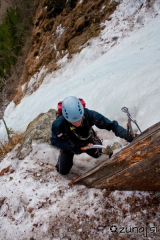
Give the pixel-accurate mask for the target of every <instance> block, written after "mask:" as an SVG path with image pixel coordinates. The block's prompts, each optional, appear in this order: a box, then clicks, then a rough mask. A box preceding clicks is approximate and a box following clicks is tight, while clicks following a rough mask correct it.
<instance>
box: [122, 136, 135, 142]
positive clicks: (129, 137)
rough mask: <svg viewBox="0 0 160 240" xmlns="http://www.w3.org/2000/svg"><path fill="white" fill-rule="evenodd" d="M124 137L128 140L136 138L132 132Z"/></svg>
mask: <svg viewBox="0 0 160 240" xmlns="http://www.w3.org/2000/svg"><path fill="white" fill-rule="evenodd" d="M124 139H125V140H126V141H127V142H132V141H133V140H134V139H135V137H134V136H132V135H131V134H126V135H125V137H124Z"/></svg>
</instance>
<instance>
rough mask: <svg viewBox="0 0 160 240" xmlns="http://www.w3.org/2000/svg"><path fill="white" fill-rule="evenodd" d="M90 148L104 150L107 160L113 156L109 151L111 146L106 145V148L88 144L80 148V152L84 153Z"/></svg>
mask: <svg viewBox="0 0 160 240" xmlns="http://www.w3.org/2000/svg"><path fill="white" fill-rule="evenodd" d="M92 148H101V149H105V150H106V153H105V154H107V155H109V158H111V156H112V155H113V151H112V149H111V146H110V145H108V146H107V147H105V146H103V145H94V144H92V143H89V144H88V145H87V146H84V147H81V150H83V151H85V150H89V149H92Z"/></svg>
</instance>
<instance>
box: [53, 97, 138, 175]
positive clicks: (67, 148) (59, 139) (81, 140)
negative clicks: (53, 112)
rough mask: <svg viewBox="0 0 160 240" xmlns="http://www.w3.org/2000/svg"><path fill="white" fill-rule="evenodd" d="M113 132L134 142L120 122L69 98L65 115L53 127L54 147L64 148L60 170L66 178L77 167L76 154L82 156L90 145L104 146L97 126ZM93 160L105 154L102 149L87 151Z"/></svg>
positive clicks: (64, 108)
mask: <svg viewBox="0 0 160 240" xmlns="http://www.w3.org/2000/svg"><path fill="white" fill-rule="evenodd" d="M94 125H95V126H96V127H98V128H100V129H106V130H108V131H111V130H112V131H113V132H114V134H115V135H116V136H118V137H120V138H123V139H125V140H126V141H127V142H132V140H133V139H134V138H133V137H132V136H131V135H129V136H128V134H127V130H126V129H124V128H123V127H121V126H120V125H119V124H118V122H117V121H110V120H109V119H108V118H106V117H104V116H103V115H102V114H100V113H98V112H96V111H93V110H89V109H87V108H84V107H83V105H82V103H81V101H80V100H79V99H78V98H77V97H74V96H70V97H67V98H65V99H64V100H63V102H62V114H61V115H60V116H59V117H58V118H57V119H56V120H55V121H54V122H53V124H52V137H51V144H52V145H53V146H55V147H57V148H59V149H60V153H59V157H58V162H57V165H56V169H57V171H58V172H59V173H60V174H63V175H66V174H68V173H69V171H70V169H71V168H72V166H73V156H74V154H81V153H83V152H84V151H82V150H81V147H82V146H85V145H87V144H88V143H93V144H101V145H102V142H101V140H100V139H99V137H97V135H96V133H95V131H94V130H93V128H92V127H93V126H94ZM85 152H86V153H87V154H88V155H90V156H92V157H93V158H98V157H100V156H101V155H102V149H89V150H86V151H85Z"/></svg>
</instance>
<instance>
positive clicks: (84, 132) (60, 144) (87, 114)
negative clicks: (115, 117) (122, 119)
mask: <svg viewBox="0 0 160 240" xmlns="http://www.w3.org/2000/svg"><path fill="white" fill-rule="evenodd" d="M94 125H95V126H96V127H98V128H100V129H106V130H108V131H111V130H112V131H113V132H114V133H115V135H116V136H118V137H120V138H124V139H126V138H127V130H126V129H124V128H123V127H121V126H120V125H118V122H117V121H110V120H109V119H108V118H106V117H104V116H103V115H102V114H100V113H98V112H96V111H92V110H89V109H87V108H85V109H84V119H83V122H82V124H81V126H80V127H77V128H76V127H73V125H72V124H71V123H69V122H68V121H66V120H65V118H64V117H63V116H62V115H61V116H60V117H59V118H57V119H56V120H55V121H54V122H53V124H52V129H51V130H52V137H51V144H52V145H53V146H55V147H57V148H60V149H62V150H69V149H70V147H71V146H73V145H81V146H82V145H83V146H84V145H86V143H89V142H91V141H90V139H88V140H86V141H84V140H80V139H79V138H77V137H76V136H75V134H73V131H72V130H71V129H72V128H73V129H74V131H75V132H76V133H77V135H78V136H82V137H83V138H85V137H87V136H88V134H89V132H90V131H91V129H92V126H94Z"/></svg>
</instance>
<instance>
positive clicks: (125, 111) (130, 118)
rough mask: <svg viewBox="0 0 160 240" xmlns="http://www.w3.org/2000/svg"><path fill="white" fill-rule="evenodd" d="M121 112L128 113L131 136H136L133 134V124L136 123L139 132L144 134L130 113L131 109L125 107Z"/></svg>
mask: <svg viewBox="0 0 160 240" xmlns="http://www.w3.org/2000/svg"><path fill="white" fill-rule="evenodd" d="M121 110H122V112H124V113H127V116H128V125H129V128H130V131H131V134H134V133H133V129H132V125H131V122H133V123H135V124H136V126H137V128H138V130H139V131H140V132H142V131H141V129H140V128H139V126H138V124H137V121H136V120H135V119H134V118H133V117H132V116H131V114H130V112H129V109H128V108H127V107H123V108H121Z"/></svg>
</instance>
